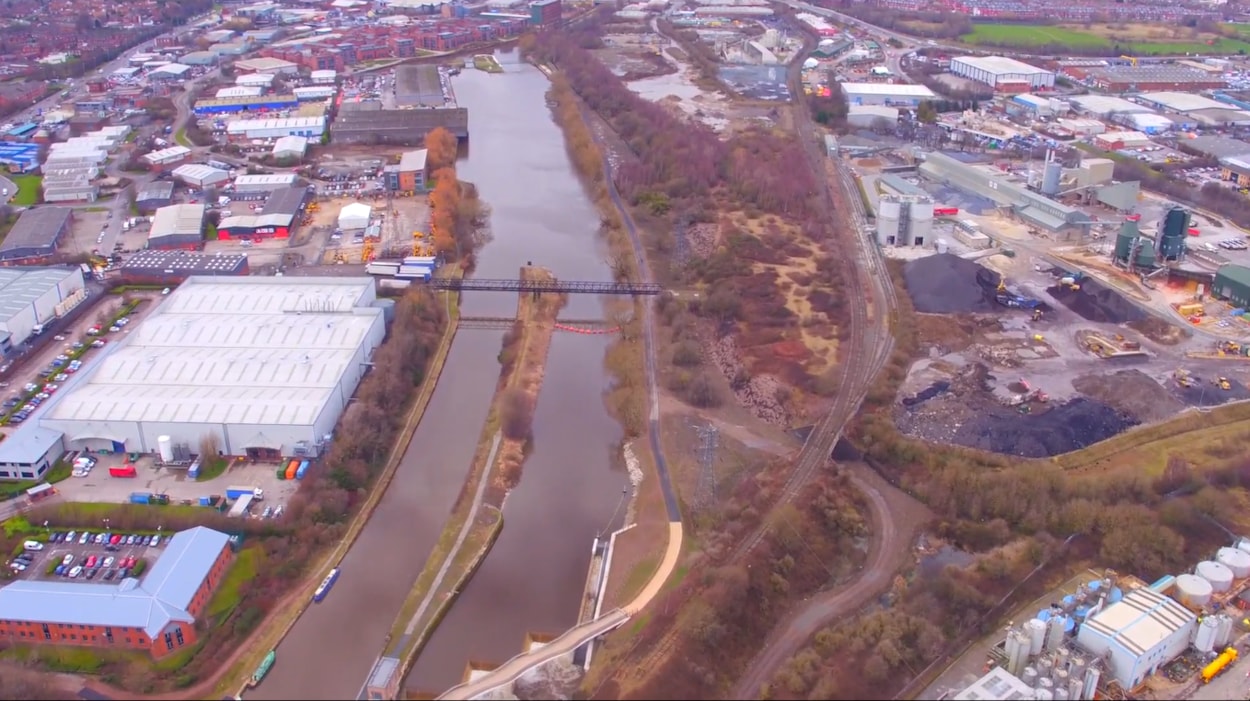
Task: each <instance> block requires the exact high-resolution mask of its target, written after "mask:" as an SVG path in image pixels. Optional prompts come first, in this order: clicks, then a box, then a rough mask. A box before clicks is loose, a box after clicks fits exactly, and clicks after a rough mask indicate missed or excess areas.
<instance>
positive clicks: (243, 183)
mask: <svg viewBox="0 0 1250 701" xmlns="http://www.w3.org/2000/svg"><path fill="white" fill-rule="evenodd" d="M295 178H296V175H295V173H272V174H270V175H240V176H239V177H237V178H235V179H234V186H235V187H236V188H240V187H247V186H249V185H290V184H291V183H293V182H295Z"/></svg>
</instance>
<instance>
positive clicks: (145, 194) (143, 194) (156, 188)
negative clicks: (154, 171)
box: [135, 180, 174, 202]
mask: <svg viewBox="0 0 1250 701" xmlns="http://www.w3.org/2000/svg"><path fill="white" fill-rule="evenodd" d="M173 196H174V184H173V183H172V182H170V181H168V180H154V181H152V182H150V183H148V184H147V185H144V186H143V189H142V190H140V191H139V193H138V194H137V195H135V201H136V202H142V201H144V200H167V199H169V198H170V197H173Z"/></svg>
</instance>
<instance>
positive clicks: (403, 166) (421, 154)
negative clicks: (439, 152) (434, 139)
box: [399, 148, 430, 173]
mask: <svg viewBox="0 0 1250 701" xmlns="http://www.w3.org/2000/svg"><path fill="white" fill-rule="evenodd" d="M429 153H430V151H429V149H424V148H419V149H417V150H415V151H405V152H404V155H403V156H401V157H400V158H399V170H400V172H403V173H412V172H414V171H423V170H425V160H426V157H427V156H429Z"/></svg>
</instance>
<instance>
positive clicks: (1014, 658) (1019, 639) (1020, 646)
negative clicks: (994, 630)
mask: <svg viewBox="0 0 1250 701" xmlns="http://www.w3.org/2000/svg"><path fill="white" fill-rule="evenodd" d="M1006 652H1007V665H1006V667H1007V671H1008V672H1010V673H1011V674H1013V675H1016V676H1019V675H1020V674H1021V672H1023V670H1024V666H1025V664H1026V663H1027V662H1028V660H1029V636H1027V635H1025V634H1024V631H1020V630H1013V631H1011V632H1010V633H1008V634H1007V644H1006Z"/></svg>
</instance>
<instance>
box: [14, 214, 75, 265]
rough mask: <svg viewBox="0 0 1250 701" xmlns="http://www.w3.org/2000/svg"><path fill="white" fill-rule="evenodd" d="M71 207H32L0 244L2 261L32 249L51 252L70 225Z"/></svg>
mask: <svg viewBox="0 0 1250 701" xmlns="http://www.w3.org/2000/svg"><path fill="white" fill-rule="evenodd" d="M72 211H73V210H71V209H70V208H69V207H32V208H30V209H28V210H26V211H25V212H22V216H20V217H18V218H17V222H16V223H14V224H13V228H12V229H9V235H8V236H5V237H4V242H3V243H0V259H5V258H8V257H14V256H15V255H18V254H23V252H28V251H31V250H32V249H36V250H38V249H43V250H47V251H48V252H51V250H52V248H53V247H55V246H56V240H57V237H59V236H60V235H61V234H63V233H65V228H66V227H67V226H68V225H69V217H70V213H71V212H72Z"/></svg>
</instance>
